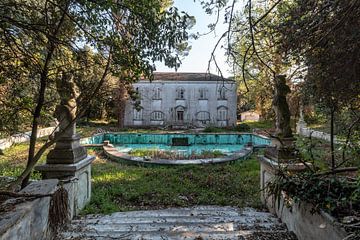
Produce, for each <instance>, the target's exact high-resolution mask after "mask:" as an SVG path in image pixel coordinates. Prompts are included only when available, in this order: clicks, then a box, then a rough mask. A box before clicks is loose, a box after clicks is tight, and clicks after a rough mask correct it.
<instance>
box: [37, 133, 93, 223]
mask: <svg viewBox="0 0 360 240" xmlns="http://www.w3.org/2000/svg"><path fill="white" fill-rule="evenodd" d="M94 159H95V157H93V156H88V155H87V153H86V149H85V148H84V147H82V146H80V137H79V136H78V135H77V134H74V131H73V132H71V135H70V136H69V134H67V136H63V137H61V138H60V139H59V140H58V141H57V142H56V146H55V148H54V149H53V150H51V151H50V152H49V154H48V156H47V160H46V164H44V165H40V166H37V167H36V170H38V171H40V172H41V174H42V177H43V179H54V178H55V179H59V180H60V184H63V186H64V188H65V189H66V190H67V191H68V194H69V206H70V213H69V214H70V217H71V218H73V216H75V215H77V214H78V213H79V212H80V211H81V209H83V208H84V206H85V205H86V203H88V202H89V201H90V197H91V162H92V161H93V160H94Z"/></svg>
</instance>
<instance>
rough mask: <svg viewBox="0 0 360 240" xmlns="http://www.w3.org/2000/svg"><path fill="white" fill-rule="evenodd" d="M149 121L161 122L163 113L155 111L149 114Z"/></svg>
mask: <svg viewBox="0 0 360 240" xmlns="http://www.w3.org/2000/svg"><path fill="white" fill-rule="evenodd" d="M151 120H153V121H163V120H164V113H163V112H160V111H155V112H152V113H151Z"/></svg>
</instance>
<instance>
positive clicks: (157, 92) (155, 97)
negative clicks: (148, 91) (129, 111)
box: [153, 88, 161, 99]
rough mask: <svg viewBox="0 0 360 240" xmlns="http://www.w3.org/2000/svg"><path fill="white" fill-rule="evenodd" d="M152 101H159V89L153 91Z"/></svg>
mask: <svg viewBox="0 0 360 240" xmlns="http://www.w3.org/2000/svg"><path fill="white" fill-rule="evenodd" d="M153 99H161V89H160V88H155V89H154V95H153Z"/></svg>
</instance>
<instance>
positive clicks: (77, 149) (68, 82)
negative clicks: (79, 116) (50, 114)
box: [47, 73, 86, 163]
mask: <svg viewBox="0 0 360 240" xmlns="http://www.w3.org/2000/svg"><path fill="white" fill-rule="evenodd" d="M56 89H57V91H58V93H59V95H60V104H59V105H57V106H56V109H55V113H54V116H55V117H56V119H57V120H58V121H59V131H58V132H57V133H55V136H57V135H60V136H59V139H58V141H56V146H55V148H54V149H53V150H52V151H50V153H49V154H48V156H47V163H75V162H78V161H80V160H82V159H84V158H86V150H85V148H84V147H82V146H80V142H79V141H80V137H79V136H78V135H77V134H76V122H75V119H76V113H77V102H76V100H77V98H78V96H79V91H78V87H77V86H76V84H75V82H74V79H73V76H72V75H71V74H70V73H63V75H62V77H61V78H59V79H57V81H56Z"/></svg>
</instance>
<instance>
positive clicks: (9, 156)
mask: <svg viewBox="0 0 360 240" xmlns="http://www.w3.org/2000/svg"><path fill="white" fill-rule="evenodd" d="M43 141H44V140H43V139H40V140H39V142H38V143H37V145H36V148H37V149H38V148H39V147H40V146H41V145H42V144H43ZM28 151H29V143H28V142H26V143H21V144H15V145H13V146H12V147H10V148H8V149H5V150H4V152H3V153H4V155H0V176H8V177H17V176H19V175H20V174H21V173H22V171H23V170H24V169H25V166H26V160H27V156H28ZM47 153H48V151H46V152H45V153H44V154H43V156H42V157H41V159H40V160H39V162H38V163H44V162H45V160H46V155H47ZM40 177H41V176H40V173H39V172H36V171H33V173H32V175H31V178H32V179H40Z"/></svg>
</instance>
